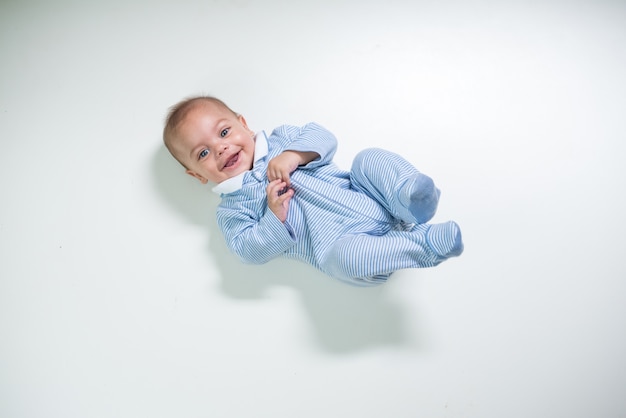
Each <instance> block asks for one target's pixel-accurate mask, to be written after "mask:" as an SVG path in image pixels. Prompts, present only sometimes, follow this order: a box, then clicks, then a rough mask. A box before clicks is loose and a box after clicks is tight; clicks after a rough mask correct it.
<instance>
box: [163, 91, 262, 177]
mask: <svg viewBox="0 0 626 418" xmlns="http://www.w3.org/2000/svg"><path fill="white" fill-rule="evenodd" d="M163 141H164V142H165V146H166V147H167V149H168V150H169V152H170V153H171V154H172V156H174V158H176V159H177V160H178V161H179V162H180V163H181V164H182V165H183V166H184V167H185V168H186V170H187V174H189V175H191V176H193V177H195V178H197V179H198V180H200V181H201V182H202V183H207V182H212V183H215V184H217V183H221V182H223V181H224V180H227V179H229V178H231V177H235V176H236V175H238V174H241V173H243V172H245V171H248V170H250V169H251V168H252V163H253V162H254V146H255V143H254V132H253V131H251V130H250V129H249V128H248V124H247V123H246V120H245V119H244V117H243V116H241V115H238V114H237V113H235V112H233V111H232V110H231V109H230V108H229V107H228V106H226V104H224V102H222V101H221V100H219V99H216V98H214V97H209V96H198V97H192V98H190V99H186V100H183V101H182V102H180V103H178V104H176V105H175V106H173V107H172V108H171V109H170V112H169V114H168V116H167V119H166V121H165V128H164V130H163Z"/></svg>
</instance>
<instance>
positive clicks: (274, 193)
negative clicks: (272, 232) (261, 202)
mask: <svg viewBox="0 0 626 418" xmlns="http://www.w3.org/2000/svg"><path fill="white" fill-rule="evenodd" d="M288 187H289V186H287V182H285V181H283V180H281V179H277V180H273V181H270V184H268V185H267V188H266V189H265V191H266V192H267V206H268V207H269V208H270V210H271V211H272V212H274V215H276V217H277V218H278V219H279V220H280V221H281V222H282V223H285V221H286V220H287V213H288V212H289V201H290V200H291V198H292V197H293V194H294V191H293V189H289V188H288Z"/></svg>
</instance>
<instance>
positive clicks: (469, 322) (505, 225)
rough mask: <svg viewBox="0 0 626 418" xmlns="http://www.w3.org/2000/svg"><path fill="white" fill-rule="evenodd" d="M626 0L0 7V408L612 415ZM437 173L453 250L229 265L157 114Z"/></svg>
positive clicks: (618, 382)
mask: <svg viewBox="0 0 626 418" xmlns="http://www.w3.org/2000/svg"><path fill="white" fill-rule="evenodd" d="M625 44H626V5H624V4H623V2H620V1H591V0H589V1H573V2H565V1H563V2H554V1H547V2H523V1H477V0H472V1H469V2H462V1H456V2H446V1H441V2H440V1H408V0H391V1H358V2H357V1H344V0H337V1H326V0H321V1H315V2H305V1H282V2H281V1H257V2H254V1H247V0H235V1H227V0H214V1H208V0H205V1H200V0H195V1H194V0H186V1H185V0H184V1H180V2H165V1H160V2H149V1H132V0H131V1H117V0H114V1H110V2H92V1H78V0H76V1H69V0H68V1H64V0H59V1H45V2H44V1H39V2H37V1H28V0H25V1H17V0H3V1H2V2H1V3H0V57H1V58H0V60H1V63H2V65H1V66H0V141H1V148H0V416H1V417H7V418H31V417H46V418H53V417H54V418H56V417H59V418H61V417H62V418H73V417H129V418H130V417H132V418H136V417H151V418H156V417H321V416H323V417H350V416H358V417H363V418H365V417H381V416H386V417H480V418H492V417H493V418H500V417H524V418H526V417H568V418H575V417H581V418H583V417H590V416H593V417H607V418H608V417H612V418H613V417H614V418H617V417H625V416H626V399H625V398H624V393H625V390H626V360H625V359H624V353H625V352H626V338H625V333H624V330H625V329H626V284H625V280H624V279H626V267H625V264H624V262H623V253H624V250H625V249H626V248H625V244H624V236H625V234H626V221H625V220H624V213H626V204H625V203H624V191H625V190H626V176H625V169H624V157H625V145H624V142H625V139H626V125H625V123H624V114H625V113H626V112H625V111H626V81H625V77H624V74H626V50H625V49H624V45H625ZM198 93H207V94H213V95H217V96H218V97H221V98H222V99H224V100H225V101H226V102H227V103H229V104H230V105H231V106H232V107H233V108H234V109H235V110H237V111H239V112H241V113H242V114H244V116H246V118H247V120H248V123H249V125H250V126H251V127H253V128H254V129H257V130H262V129H265V130H268V131H270V130H271V129H273V128H274V127H276V126H278V125H280V124H283V123H289V124H304V123H306V122H309V121H317V122H319V123H321V124H322V125H324V126H326V127H328V128H329V129H330V130H332V131H333V132H334V133H335V134H336V135H337V137H338V138H339V150H338V153H337V157H336V162H337V163H338V164H339V165H340V166H342V167H344V168H348V167H349V165H350V162H351V159H352V157H353V156H354V155H355V154H356V153H357V152H358V151H359V150H361V149H363V148H365V147H368V146H378V147H384V148H387V149H390V150H392V151H395V152H399V153H401V154H403V155H404V156H405V157H406V158H407V159H408V160H410V161H411V162H413V163H414V164H415V165H416V166H417V167H418V168H419V169H420V170H422V171H424V172H426V173H428V174H430V175H431V176H432V177H434V178H435V180H436V181H437V183H438V185H439V187H440V188H441V189H442V192H443V194H442V200H441V203H440V209H439V212H438V215H437V216H436V218H435V221H445V220H448V219H453V220H455V221H457V222H458V223H459V224H460V225H461V227H462V228H463V233H464V239H465V244H466V251H465V253H464V254H463V255H462V256H461V257H460V258H458V259H452V260H450V261H448V262H446V263H444V264H442V265H440V266H439V267H436V268H434V269H426V270H410V271H401V272H398V273H396V274H395V275H394V276H393V277H392V279H391V280H390V281H389V283H387V284H386V285H384V286H382V287H378V288H373V289H358V288H352V287H348V286H346V285H343V284H341V283H337V282H335V281H333V280H331V279H328V278H327V277H325V276H323V275H322V274H320V273H318V272H317V271H315V270H314V269H313V268H311V267H309V266H306V265H304V264H299V263H295V262H290V261H285V260H275V261H272V262H270V263H269V264H267V265H263V266H243V265H240V264H239V263H238V262H237V260H236V259H235V258H234V256H232V255H230V254H229V252H228V250H227V249H226V247H225V245H224V243H223V241H222V238H221V236H220V234H219V232H218V230H217V226H216V224H215V220H214V218H213V213H214V207H215V205H216V204H217V198H216V197H215V196H212V195H211V193H210V191H209V189H208V188H207V187H202V186H201V185H200V184H199V183H195V182H194V180H193V179H192V178H191V177H188V176H186V175H185V174H184V173H183V172H182V170H181V168H180V167H178V166H177V164H176V163H175V162H174V161H173V160H172V159H171V158H170V157H169V156H168V155H167V153H166V151H165V150H164V148H163V147H162V145H161V139H160V136H161V129H162V123H163V118H164V116H165V114H166V111H167V108H168V107H169V106H171V105H172V104H173V103H175V102H176V101H178V100H180V99H182V98H184V97H186V96H189V95H192V94H198Z"/></svg>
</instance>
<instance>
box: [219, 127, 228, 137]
mask: <svg viewBox="0 0 626 418" xmlns="http://www.w3.org/2000/svg"><path fill="white" fill-rule="evenodd" d="M228 129H229V128H226V129H222V132H220V136H221V137H222V138H224V137H225V136H226V135H227V134H228Z"/></svg>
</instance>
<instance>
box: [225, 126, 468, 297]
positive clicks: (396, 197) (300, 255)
mask: <svg viewBox="0 0 626 418" xmlns="http://www.w3.org/2000/svg"><path fill="white" fill-rule="evenodd" d="M336 148H337V140H336V139H335V137H334V135H333V134H331V133H330V132H329V131H327V130H326V129H324V128H323V127H321V126H320V125H318V124H315V123H309V124H307V125H305V126H303V127H295V126H289V125H283V126H280V127H278V128H276V129H275V130H274V131H273V132H272V134H271V135H270V136H269V137H267V136H266V135H265V133H264V132H261V133H258V134H257V135H256V145H255V154H254V160H255V161H254V165H253V168H252V170H250V171H247V172H245V173H242V174H240V175H239V176H236V177H233V178H231V179H228V180H226V181H224V182H222V183H220V184H218V185H217V186H216V187H215V188H214V189H213V190H214V191H215V192H216V193H218V194H220V195H221V198H222V200H221V203H220V204H219V206H218V208H217V222H218V225H219V227H220V229H221V231H222V233H223V235H224V238H225V239H226V243H227V245H228V247H229V248H230V250H231V251H232V252H233V253H235V254H236V255H237V256H239V258H240V259H241V260H242V261H243V262H244V263H251V264H261V263H265V262H267V261H269V260H271V259H273V258H275V257H278V256H284V257H288V258H293V259H298V260H301V261H304V262H307V263H309V264H311V265H313V266H315V267H316V268H318V269H319V270H321V271H322V272H324V273H326V274H327V275H329V276H331V277H334V278H337V279H339V280H342V281H345V282H348V283H350V284H354V285H359V286H373V285H377V284H381V283H384V282H385V281H386V280H387V278H388V277H389V276H390V275H391V273H393V272H394V271H395V270H399V269H405V268H419V267H432V266H436V265H437V264H439V263H441V262H442V261H444V260H446V259H447V258H449V257H452V256H458V255H460V254H461V252H462V251H463V243H462V240H461V233H460V230H459V228H458V226H457V224H456V223H454V222H446V223H443V224H432V225H431V224H427V223H426V222H427V221H428V220H430V219H431V218H432V217H433V215H434V214H435V210H436V208H437V202H438V199H439V189H437V188H436V187H435V186H434V184H433V182H432V180H431V179H430V178H429V177H428V176H426V175H424V174H421V173H419V172H418V171H417V170H416V169H415V168H414V167H413V166H411V165H410V164H409V163H408V162H407V161H406V160H404V159H403V158H402V157H400V156H399V155H397V154H394V153H391V152H388V151H384V150H381V149H367V150H364V151H361V152H360V153H359V154H358V155H357V156H356V157H355V159H354V162H353V164H352V169H351V171H349V172H348V171H344V170H340V169H339V168H338V167H337V166H336V165H335V164H334V163H333V162H332V157H333V155H334V154H335V151H336ZM286 150H292V151H301V152H306V151H314V152H316V153H317V154H319V157H318V158H317V159H315V160H313V161H311V162H310V163H308V164H307V165H304V166H301V167H299V168H298V169H297V170H296V171H295V172H293V173H292V175H291V187H292V188H293V189H294V191H295V194H294V196H293V198H292V199H291V201H290V203H289V212H288V215H287V220H286V222H285V223H282V222H281V221H280V220H279V219H278V218H277V217H276V216H275V215H274V213H273V212H272V211H271V210H269V209H268V207H267V195H266V187H267V185H268V179H267V176H266V169H267V163H268V161H269V160H271V159H272V158H274V157H276V156H277V155H278V154H280V153H281V152H283V151H286Z"/></svg>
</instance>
